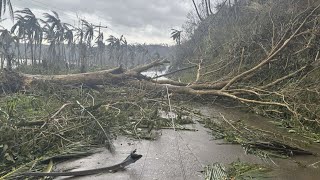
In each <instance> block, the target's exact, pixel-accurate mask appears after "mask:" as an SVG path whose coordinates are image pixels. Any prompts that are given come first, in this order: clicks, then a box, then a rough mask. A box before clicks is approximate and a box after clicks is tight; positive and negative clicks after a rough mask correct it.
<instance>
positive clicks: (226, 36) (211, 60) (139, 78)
mask: <svg viewBox="0 0 320 180" xmlns="http://www.w3.org/2000/svg"><path fill="white" fill-rule="evenodd" d="M192 4H193V5H194V9H195V11H194V13H190V15H189V16H188V21H187V22H186V24H185V25H184V26H183V28H182V29H172V33H171V34H170V35H168V36H170V37H171V38H172V39H173V40H174V41H175V42H176V45H175V46H172V47H168V46H167V45H146V44H130V43H129V42H127V40H126V38H125V36H123V35H122V36H120V37H115V36H112V35H110V36H108V38H105V37H104V36H105V34H104V33H103V29H105V28H108V27H107V26H105V25H101V24H92V23H91V22H88V21H86V20H85V19H78V22H77V24H76V25H71V24H68V23H65V22H63V19H60V17H59V14H58V13H57V12H54V11H52V12H49V13H45V14H43V16H42V17H36V16H35V15H34V13H33V12H32V10H30V9H27V8H26V9H21V10H16V11H13V10H12V5H11V2H10V1H9V0H7V1H0V5H1V6H0V18H1V16H3V14H4V13H9V14H11V17H12V18H14V19H15V21H14V23H15V24H14V26H13V27H12V28H10V29H5V28H4V27H2V26H1V24H0V50H1V51H0V59H1V61H0V62H1V64H0V68H1V74H0V82H1V84H0V91H1V94H0V134H1V136H0V179H10V178H11V179H15V178H17V177H19V176H17V175H19V173H20V172H25V171H28V170H38V171H50V170H51V169H52V166H53V165H52V164H53V163H54V162H57V161H60V160H67V159H71V158H77V157H82V156H87V155H89V154H92V153H94V151H92V148H93V147H102V146H103V147H106V148H108V149H109V150H110V152H111V153H112V152H113V151H114V147H113V141H114V140H115V139H116V138H117V136H122V135H124V136H128V137H131V138H136V139H147V140H156V139H157V138H158V137H159V136H160V135H161V134H160V133H159V132H158V130H160V129H174V130H187V131H196V129H192V128H189V126H184V125H187V124H192V123H198V122H199V123H201V124H203V125H204V126H205V127H206V128H208V129H210V130H211V132H212V135H213V137H214V139H224V140H225V143H232V144H240V145H242V147H243V148H244V150H245V152H246V153H250V154H254V155H257V156H258V157H260V158H262V159H264V160H266V161H270V162H272V163H273V160H272V158H274V157H276V158H290V157H292V156H296V155H315V153H314V152H311V151H308V150H307V147H308V146H309V145H311V144H315V143H319V142H320V134H319V130H320V105H319V100H320V99H319V98H320V94H319V92H320V82H319V78H318V77H319V75H320V69H319V67H320V66H319V62H320V44H319V42H320V30H319V29H320V4H319V2H318V1H315V0H308V1H305V0H293V1H292V0H290V1H289V0H283V1H278V0H269V1H264V0H251V1H249V0H234V1H228V0H223V1H221V2H219V3H217V4H216V5H213V2H211V1H210V0H201V1H196V0H192ZM169 60H170V61H171V65H170V66H166V65H165V64H166V63H169ZM152 68H153V69H152ZM167 68H169V72H167V73H168V74H165V75H162V76H167V77H170V79H165V80H160V79H156V78H150V77H147V76H145V75H143V74H142V72H145V71H148V70H150V69H151V70H159V71H161V70H163V69H167ZM83 73H86V74H83ZM40 74H41V75H40ZM190 99H193V100H194V101H197V102H201V103H203V104H205V103H208V104H209V103H215V102H219V103H225V104H228V105H231V106H241V110H244V111H247V112H251V113H256V114H259V115H262V116H266V117H269V118H271V119H273V122H272V123H273V124H274V125H276V126H278V127H279V129H280V128H281V130H278V129H275V131H267V130H264V129H260V128H257V127H253V126H250V125H248V124H246V123H245V121H241V120H240V121H237V122H233V121H230V120H228V119H227V118H226V117H224V116H223V115H222V114H221V118H219V121H215V120H212V119H211V118H206V117H204V116H202V115H201V113H198V112H196V111H194V110H193V109H192V108H193V107H191V108H190V107H184V106H182V105H181V104H180V102H181V101H185V100H190ZM170 100H172V104H171V101H170ZM194 116H197V117H198V118H197V119H198V122H195V119H194ZM173 119H174V123H173ZM282 131H285V132H287V133H282ZM288 133H289V134H288ZM298 136H300V137H298ZM268 170H270V169H269V168H266V167H264V166H261V165H252V164H247V163H244V162H234V163H232V164H230V165H229V166H227V165H226V167H224V165H222V164H219V163H215V164H213V165H212V166H207V167H206V168H205V173H204V174H205V176H206V179H219V178H221V177H223V178H228V179H251V178H260V177H262V176H263V177H264V173H265V172H266V171H268Z"/></svg>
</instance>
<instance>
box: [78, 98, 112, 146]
mask: <svg viewBox="0 0 320 180" xmlns="http://www.w3.org/2000/svg"><path fill="white" fill-rule="evenodd" d="M77 104H78V105H79V106H80V107H81V108H82V109H83V110H84V111H86V112H87V113H88V114H89V115H90V116H91V117H92V118H93V119H94V120H95V121H96V122H97V124H98V125H99V127H100V128H101V130H102V132H103V133H104V135H105V137H106V139H107V140H108V143H109V145H110V146H112V141H111V138H110V137H109V135H108V134H107V132H106V131H105V130H104V128H103V127H102V125H101V124H100V122H99V121H98V119H97V118H96V117H94V115H93V114H92V113H91V112H90V111H88V110H87V109H86V108H85V107H84V106H83V105H81V104H80V102H79V101H77Z"/></svg>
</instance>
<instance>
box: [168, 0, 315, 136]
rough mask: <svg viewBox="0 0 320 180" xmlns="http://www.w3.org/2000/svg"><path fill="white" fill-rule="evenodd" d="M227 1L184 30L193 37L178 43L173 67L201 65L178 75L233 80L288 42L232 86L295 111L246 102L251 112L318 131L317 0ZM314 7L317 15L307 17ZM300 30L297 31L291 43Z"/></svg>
mask: <svg viewBox="0 0 320 180" xmlns="http://www.w3.org/2000/svg"><path fill="white" fill-rule="evenodd" d="M226 2H227V1H223V2H221V3H220V4H218V5H217V6H216V13H214V14H209V15H205V14H203V13H204V12H205V11H203V12H202V13H200V16H201V17H202V20H200V21H194V20H192V19H190V20H189V21H188V22H189V23H188V24H187V25H186V26H185V30H184V32H186V33H187V34H186V35H187V36H188V37H187V39H186V40H184V41H182V43H181V45H180V46H177V47H176V49H177V53H176V61H175V65H174V68H176V69H179V68H180V67H182V66H186V64H199V65H201V68H200V69H194V70H193V71H186V72H182V73H180V74H179V75H178V77H179V79H182V80H184V81H187V83H190V79H193V81H195V79H196V82H197V83H204V84H214V83H216V82H222V81H230V80H232V79H233V78H234V77H237V76H238V75H240V74H242V73H245V72H247V71H248V70H251V69H252V68H254V67H255V66H257V65H259V64H260V63H261V62H262V61H263V60H264V59H266V58H268V57H269V56H270V54H272V52H273V51H274V50H275V49H276V47H277V46H279V44H284V47H283V48H282V49H280V50H279V51H278V53H277V54H276V55H275V56H274V57H272V59H271V61H270V62H268V63H267V64H265V65H263V66H262V67H259V68H258V69H257V70H256V72H255V73H251V74H250V75H247V76H246V77H244V78H242V79H238V80H237V81H236V82H235V83H231V86H232V88H233V89H238V90H248V91H250V92H252V93H251V94H250V93H247V94H245V93H239V92H238V94H236V95H239V94H240V95H239V96H241V97H242V98H249V99H253V100H257V101H263V102H281V103H283V104H285V106H287V107H289V109H291V110H292V111H291V112H295V113H291V112H288V111H290V110H288V109H286V108H285V107H284V106H282V107H277V106H273V105H265V104H254V103H253V104H252V105H251V104H247V105H248V107H249V108H250V109H251V111H252V112H255V113H258V114H261V115H264V116H269V117H272V118H276V119H278V120H279V121H282V122H283V121H286V124H290V125H291V126H295V127H299V128H300V130H302V131H304V130H312V131H314V132H316V131H318V130H319V128H320V121H319V117H320V115H319V113H318V109H319V106H318V104H319V103H318V98H317V97H318V94H319V93H318V90H319V83H316V81H317V78H318V74H319V51H318V50H319V43H318V42H319V38H320V36H319V33H318V27H319V13H320V10H319V8H318V9H317V6H318V2H317V1H308V2H306V1H300V0H297V1H293V2H292V1H289V0H288V1H281V2H280V1H276V0H272V1H259V0H254V1H246V0H239V1H234V2H233V3H229V4H228V3H226ZM229 2H230V1H229ZM195 6H196V5H195ZM315 8H316V9H315ZM205 9H206V8H205ZM313 9H314V10H315V11H314V13H313V14H312V15H311V16H308V14H310V13H311V12H312V11H313ZM200 19H201V18H200ZM305 19H307V21H305V23H303V24H302V22H303V21H304V20H305ZM301 24H302V25H301ZM300 26H301V27H300ZM296 31H298V33H296V35H294V36H293V37H292V39H291V40H290V41H286V40H289V39H290V35H291V34H294V33H295V32H296ZM286 42H288V43H286ZM199 67H200V66H199ZM181 76H183V77H182V78H181ZM196 76H198V77H199V78H196ZM190 77H191V78H190ZM192 77H193V78H192ZM274 82H276V83H274ZM224 90H225V89H224ZM242 94H245V95H242Z"/></svg>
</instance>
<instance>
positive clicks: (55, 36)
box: [43, 11, 65, 62]
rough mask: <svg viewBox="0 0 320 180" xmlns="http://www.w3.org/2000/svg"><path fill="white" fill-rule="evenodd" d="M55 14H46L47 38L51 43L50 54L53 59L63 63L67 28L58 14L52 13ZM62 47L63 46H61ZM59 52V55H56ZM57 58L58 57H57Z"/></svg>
mask: <svg viewBox="0 0 320 180" xmlns="http://www.w3.org/2000/svg"><path fill="white" fill-rule="evenodd" d="M52 13H53V14H49V13H44V17H45V20H44V21H43V22H45V23H46V33H47V35H46V38H47V40H48V41H49V42H50V46H49V49H50V53H51V55H52V56H51V58H54V59H56V58H57V59H58V62H61V60H62V59H63V58H64V57H63V53H62V52H63V47H64V46H63V42H64V37H65V36H64V35H65V26H64V23H62V22H61V20H60V17H59V15H58V13H57V12H55V11H52ZM61 45H62V46H61ZM57 50H58V55H57V54H56V53H57ZM56 56H57V57H56Z"/></svg>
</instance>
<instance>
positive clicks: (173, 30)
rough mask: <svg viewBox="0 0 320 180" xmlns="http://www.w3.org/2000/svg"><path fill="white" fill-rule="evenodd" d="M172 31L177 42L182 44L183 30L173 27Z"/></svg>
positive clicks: (172, 36) (172, 35)
mask: <svg viewBox="0 0 320 180" xmlns="http://www.w3.org/2000/svg"><path fill="white" fill-rule="evenodd" d="M171 30H172V32H171V38H172V39H173V40H174V41H176V42H177V44H178V45H180V43H181V41H180V40H181V32H182V31H178V30H176V29H171Z"/></svg>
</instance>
